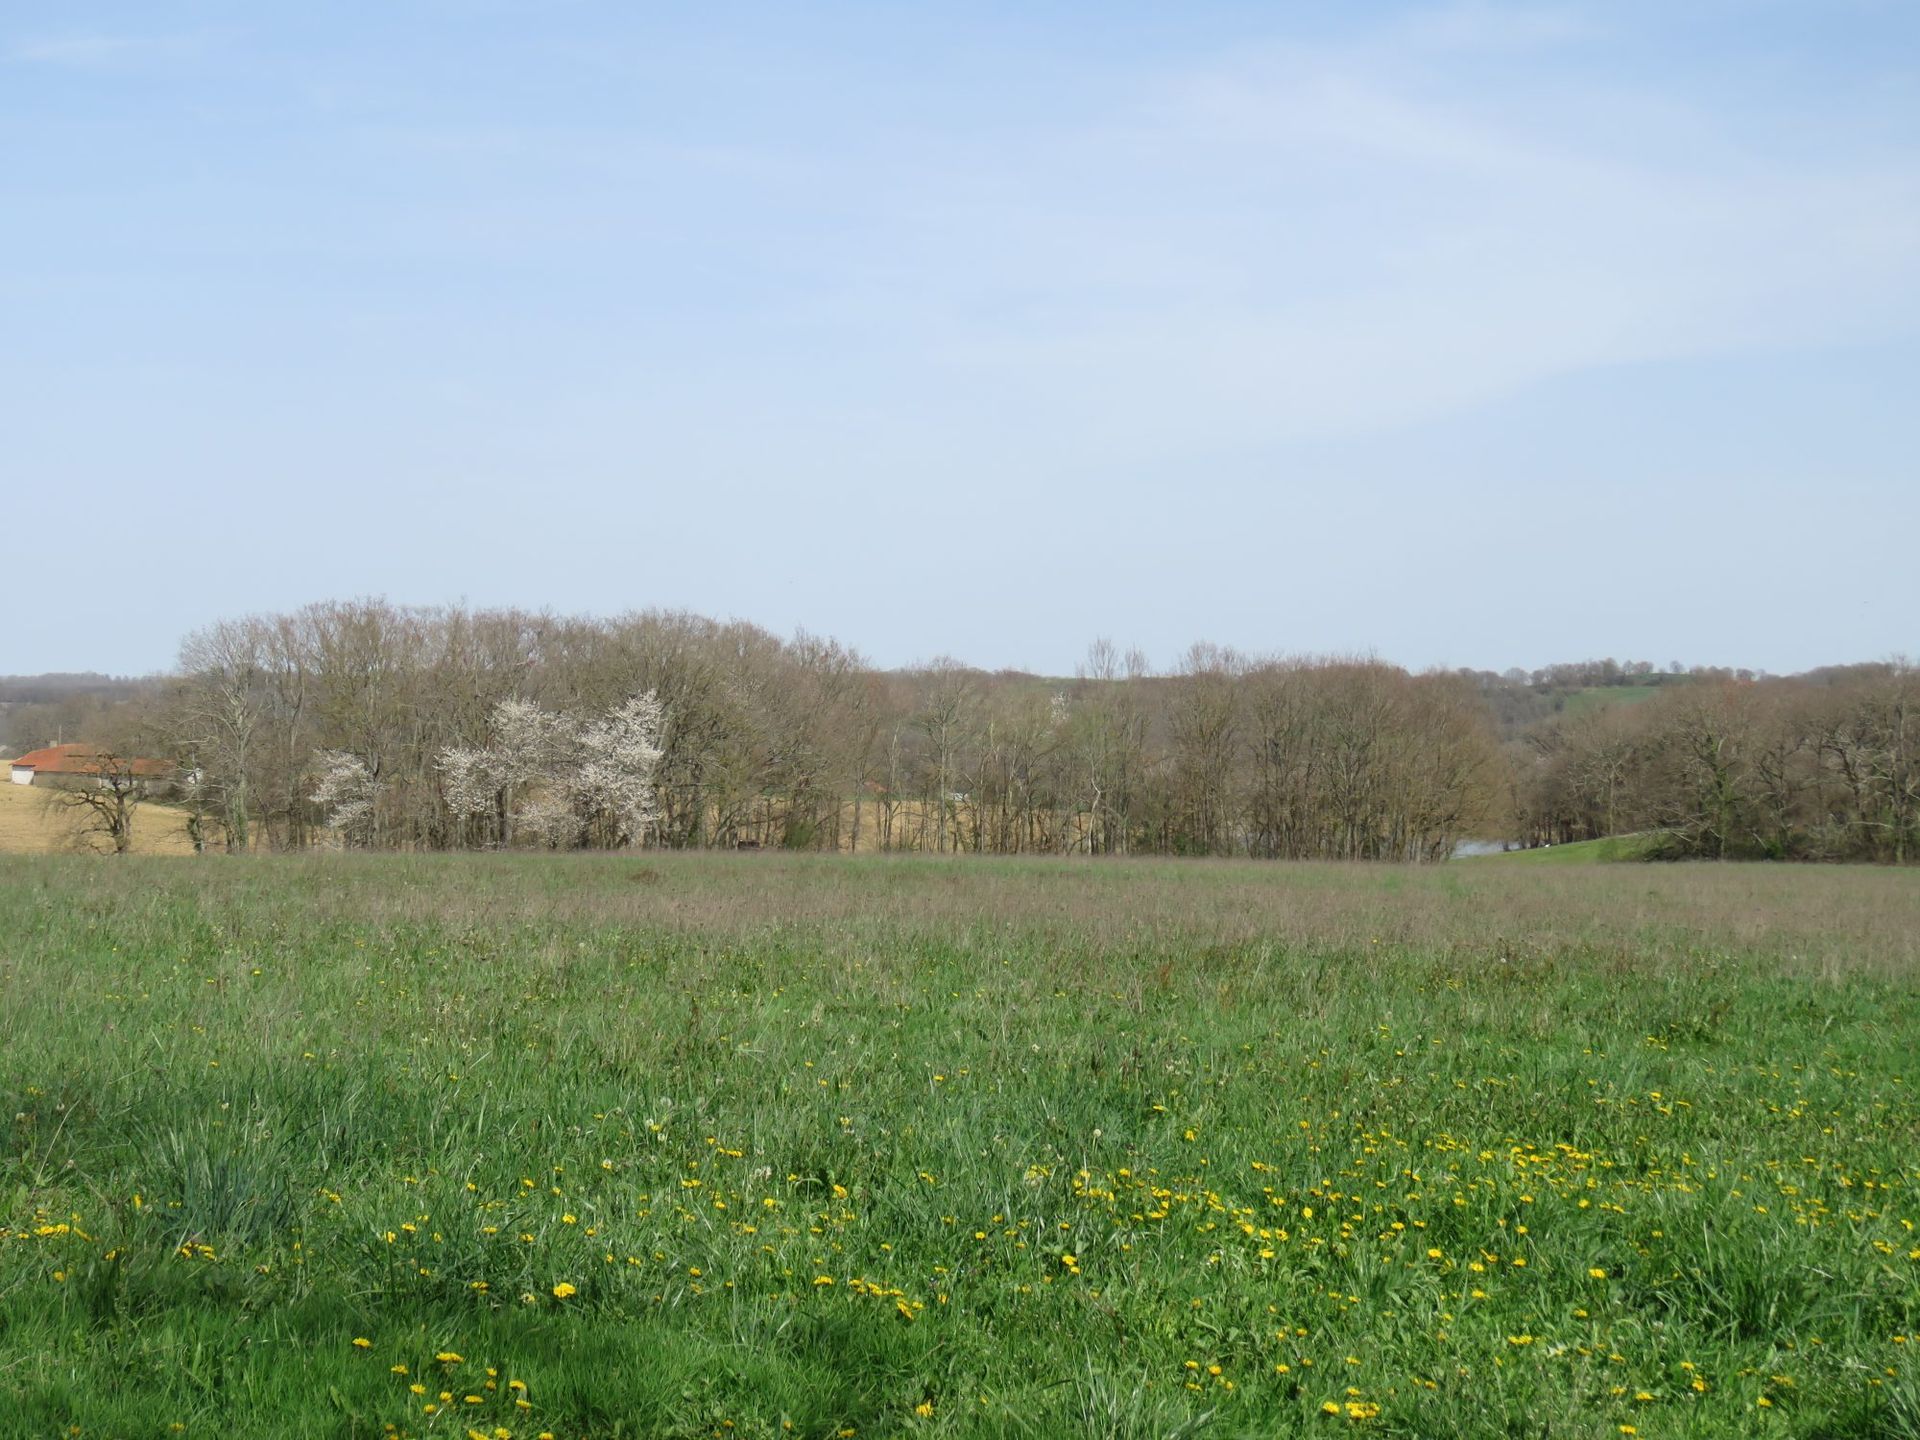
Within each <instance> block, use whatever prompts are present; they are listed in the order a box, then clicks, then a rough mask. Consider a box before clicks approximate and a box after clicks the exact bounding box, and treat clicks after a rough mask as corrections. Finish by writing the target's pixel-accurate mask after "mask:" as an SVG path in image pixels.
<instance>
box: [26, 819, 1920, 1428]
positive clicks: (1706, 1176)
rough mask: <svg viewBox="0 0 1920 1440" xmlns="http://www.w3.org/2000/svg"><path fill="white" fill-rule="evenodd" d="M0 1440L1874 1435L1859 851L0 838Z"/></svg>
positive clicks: (1915, 1023) (1915, 1118) (1876, 1395)
mask: <svg viewBox="0 0 1920 1440" xmlns="http://www.w3.org/2000/svg"><path fill="white" fill-rule="evenodd" d="M0 936H3V937H4V943H0V1085H3V1086H4V1087H5V1091H6V1102H7V1113H8V1114H9V1115H10V1116H11V1119H10V1120H8V1122H7V1127H8V1128H7V1143H6V1149H5V1165H6V1169H5V1173H4V1174H3V1175H0V1207H3V1208H0V1435H7V1436H12V1435H22V1436H26V1435H32V1436H107V1437H141V1436H156V1437H158V1436H168V1435H178V1434H185V1435H189V1436H223V1437H226V1436H239V1435H244V1436H250V1437H251V1436H366V1437H377V1436H382V1435H406V1436H445V1437H453V1440H470V1437H476V1436H478V1437H491V1440H509V1437H514V1440H533V1437H537V1436H554V1437H565V1440H575V1437H585V1436H593V1437H613V1436H629V1437H652V1436H686V1437H740V1436H785V1435H799V1436H811V1437H828V1436H835V1437H838V1436H849V1437H850V1436H892V1435H910V1436H962V1435H967V1436H986V1435H1021V1436H1036V1437H1047V1436H1063V1435H1106V1436H1138V1437H1148V1436H1156V1437H1157V1436H1174V1435H1198V1434H1206V1435H1221V1436H1273V1435H1295V1434H1298V1435H1320V1436H1330V1435H1396V1436H1463V1437H1464V1436H1485V1435H1514V1436H1521V1435H1525V1436H1592V1437H1602V1436H1605V1437H1615V1436H1621V1435H1636V1434H1637V1435H1641V1436H1648V1437H1653V1436H1682V1435H1685V1436H1717V1435H1762V1436H1781V1437H1786V1436H1804V1437H1813V1436H1831V1437H1840V1436H1863V1437H1873V1436H1880V1437H1896V1436H1916V1435H1920V1363H1916V1359H1915V1352H1916V1351H1920V1231H1916V1225H1917V1224H1920V1195H1916V1193H1915V1186H1916V1184H1920V1096H1916V1093H1915V1091H1916V1087H1920V1006H1917V1005H1916V996H1917V994H1920V989H1917V987H1916V980H1920V875H1916V874H1914V873H1899V872H1892V871H1884V870H1869V869H1839V868H1827V869H1815V868H1785V867H1760V866H1639V865H1608V866H1579V865H1562V866H1528V865H1504V864H1500V863H1495V862H1485V863H1481V862H1475V863H1469V864H1456V865H1449V866H1443V867H1435V868H1431V869H1422V870H1403V869H1388V868H1364V867H1341V866H1307V865H1297V866H1282V865H1259V864H1235V863H1180V862H1151V863H1148V862H1142V863H1132V862H1122V863H1111V864H1089V863H1085V862H1079V863H1074V862H1050V861H941V860H928V859H914V860H881V859H872V860H869V859H850V858H845V857H830V856H811V857H806V856H803V857H786V856H778V855H739V856H695V855H686V856H682V855H668V856H656V855H645V856H626V857H599V858H585V857H581V858H533V857H523V858H513V857H419V858H405V857H393V856H379V857H361V856H353V855H335V856H321V857H306V858H289V859H272V858H264V857H260V858H251V857H250V858H237V859H228V858H211V857H210V858H207V859H203V860H191V859H177V860H167V859H158V858H155V859H141V858H139V857H133V858H129V859H122V860H86V859H80V858H61V857H20V856H16V857H8V858H4V859H0Z"/></svg>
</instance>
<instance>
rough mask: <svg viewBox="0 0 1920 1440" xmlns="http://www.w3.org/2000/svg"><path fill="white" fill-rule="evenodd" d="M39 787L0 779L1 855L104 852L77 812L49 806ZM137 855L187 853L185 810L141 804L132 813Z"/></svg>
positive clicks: (189, 847) (101, 842) (102, 842)
mask: <svg viewBox="0 0 1920 1440" xmlns="http://www.w3.org/2000/svg"><path fill="white" fill-rule="evenodd" d="M47 794H48V792H47V790H46V789H45V788H44V787H42V786H39V785H14V784H10V783H7V782H5V781H0V855H56V854H72V853H74V852H75V851H85V850H105V849H110V848H111V846H110V844H109V842H108V841H107V840H106V838H105V837H104V836H88V835H86V834H85V833H84V832H83V828H82V826H81V825H80V823H79V822H80V821H81V820H82V819H83V818H84V816H83V814H82V813H81V812H75V811H69V810H60V809H50V808H48V805H47ZM133 849H134V853H135V854H137V855H191V854H192V853H193V842H192V841H191V840H190V839H188V838H187V814H186V811H184V810H180V809H176V808H175V807H173V806H171V805H142V806H141V807H140V808H139V810H138V811H136V812H135V814H134V817H133Z"/></svg>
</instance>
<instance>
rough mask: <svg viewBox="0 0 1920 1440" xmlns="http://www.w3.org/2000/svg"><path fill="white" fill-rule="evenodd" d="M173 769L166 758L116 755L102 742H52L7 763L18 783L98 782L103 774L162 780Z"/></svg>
mask: <svg viewBox="0 0 1920 1440" xmlns="http://www.w3.org/2000/svg"><path fill="white" fill-rule="evenodd" d="M172 772H173V767H172V766H171V765H169V764H168V763H167V762H166V761H164V760H147V759H141V758H138V757H134V756H128V755H116V754H114V753H113V752H112V751H110V750H102V749H101V748H100V747H99V746H98V745H86V744H73V745H49V746H47V747H46V748H45V749H44V750H29V751H28V752H27V753H26V754H24V755H22V756H20V757H19V758H18V759H14V760H9V761H8V762H7V778H8V779H10V780H12V781H13V783H14V784H16V785H33V784H50V785H84V784H87V783H88V782H90V781H91V782H93V783H95V784H98V783H99V782H100V781H101V780H102V778H103V777H107V776H116V775H125V776H130V777H131V778H133V779H136V780H162V779H165V778H166V777H167V776H168V775H170V774H171V773H172Z"/></svg>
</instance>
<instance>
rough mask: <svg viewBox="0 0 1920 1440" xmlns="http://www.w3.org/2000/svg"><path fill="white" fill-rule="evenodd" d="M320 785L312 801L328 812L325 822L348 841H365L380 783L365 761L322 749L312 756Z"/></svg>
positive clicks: (371, 825)
mask: <svg viewBox="0 0 1920 1440" xmlns="http://www.w3.org/2000/svg"><path fill="white" fill-rule="evenodd" d="M314 759H315V762H316V763H317V764H318V766H319V768H320V784H319V787H318V788H317V789H315V791H314V792H313V795H312V800H313V803H314V804H316V805H318V806H320V807H321V809H323V810H325V811H326V812H327V824H328V825H330V826H331V827H333V828H334V829H335V830H339V831H342V832H344V833H345V835H346V836H347V838H348V839H349V840H350V841H353V840H365V839H366V838H367V836H368V832H370V831H371V830H372V828H373V816H374V802H375V801H376V800H377V799H378V798H379V794H380V782H379V780H378V779H376V778H375V776H374V773H373V771H372V770H371V769H370V768H369V767H368V765H367V762H366V761H365V760H363V759H361V758H360V757H359V756H358V755H355V754H352V753H351V752H349V751H346V750H322V751H321V752H320V753H319V754H318V755H316V756H315V757H314Z"/></svg>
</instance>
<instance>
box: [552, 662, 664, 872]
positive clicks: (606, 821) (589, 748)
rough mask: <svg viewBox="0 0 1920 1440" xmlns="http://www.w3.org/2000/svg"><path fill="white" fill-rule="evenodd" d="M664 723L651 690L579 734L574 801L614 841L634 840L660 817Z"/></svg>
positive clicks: (591, 823) (589, 821)
mask: <svg viewBox="0 0 1920 1440" xmlns="http://www.w3.org/2000/svg"><path fill="white" fill-rule="evenodd" d="M665 727H666V711H665V709H664V708H663V707H662V706H661V704H660V699H659V697H658V696H656V695H655V694H654V693H653V692H652V691H651V690H649V691H648V692H647V693H646V694H644V695H635V696H633V697H632V698H631V699H629V700H628V701H627V702H626V703H625V704H623V705H617V706H615V707H614V708H613V709H612V710H609V711H608V712H607V714H606V716H605V717H604V718H602V719H600V720H596V721H594V722H593V723H592V724H591V725H589V726H587V728H586V729H585V730H583V731H582V732H581V734H580V764H579V767H578V769H577V770H576V771H575V772H574V777H573V794H574V801H575V807H576V809H577V810H578V811H579V812H580V813H581V815H582V816H583V818H584V820H585V822H586V825H587V827H588V828H589V829H590V830H598V831H599V832H600V833H602V834H603V835H604V836H605V837H606V839H607V841H608V842H609V843H610V844H613V845H633V844H636V843H638V842H640V841H642V840H644V839H646V837H647V834H648V832H649V831H651V830H652V829H653V827H654V825H655V824H656V823H657V822H658V821H659V819H660V795H659V790H658V788H657V787H656V785H655V783H654V777H655V774H656V772H657V771H658V770H659V768H660V757H661V755H662V754H663V753H664V751H663V749H662V747H661V744H660V737H661V734H662V732H663V731H664V729H665Z"/></svg>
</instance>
